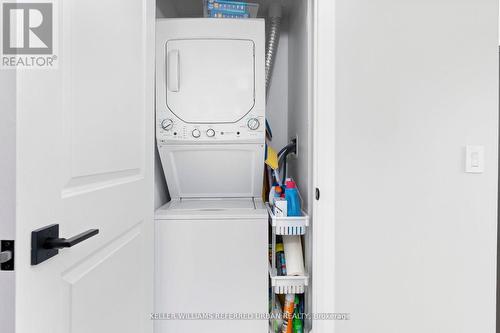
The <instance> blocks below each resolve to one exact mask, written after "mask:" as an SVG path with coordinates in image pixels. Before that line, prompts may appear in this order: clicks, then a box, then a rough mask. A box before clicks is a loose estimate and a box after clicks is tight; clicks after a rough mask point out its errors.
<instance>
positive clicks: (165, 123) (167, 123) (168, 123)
mask: <svg viewBox="0 0 500 333" xmlns="http://www.w3.org/2000/svg"><path fill="white" fill-rule="evenodd" d="M173 127H174V121H173V120H172V119H163V120H162V122H161V128H163V129H164V130H165V131H170V130H171V129H172V128H173Z"/></svg>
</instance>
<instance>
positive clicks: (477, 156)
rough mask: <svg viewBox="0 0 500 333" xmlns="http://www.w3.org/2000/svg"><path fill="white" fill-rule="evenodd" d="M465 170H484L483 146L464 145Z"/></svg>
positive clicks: (472, 171) (480, 171)
mask: <svg viewBox="0 0 500 333" xmlns="http://www.w3.org/2000/svg"><path fill="white" fill-rule="evenodd" d="M465 172H467V173H483V172H484V146H465Z"/></svg>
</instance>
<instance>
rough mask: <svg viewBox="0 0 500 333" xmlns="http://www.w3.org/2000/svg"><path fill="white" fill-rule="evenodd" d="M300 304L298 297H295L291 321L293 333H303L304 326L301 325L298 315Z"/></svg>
mask: <svg viewBox="0 0 500 333" xmlns="http://www.w3.org/2000/svg"><path fill="white" fill-rule="evenodd" d="M300 303H301V302H300V297H299V295H295V304H294V312H293V321H292V332H293V333H304V325H303V323H302V318H301V315H300Z"/></svg>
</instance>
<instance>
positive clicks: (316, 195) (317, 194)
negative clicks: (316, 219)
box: [315, 187, 320, 200]
mask: <svg viewBox="0 0 500 333" xmlns="http://www.w3.org/2000/svg"><path fill="white" fill-rule="evenodd" d="M315 192H316V194H315V197H316V200H319V197H320V191H319V188H317V187H316V191H315Z"/></svg>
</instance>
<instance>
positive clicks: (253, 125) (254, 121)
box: [247, 118, 260, 131]
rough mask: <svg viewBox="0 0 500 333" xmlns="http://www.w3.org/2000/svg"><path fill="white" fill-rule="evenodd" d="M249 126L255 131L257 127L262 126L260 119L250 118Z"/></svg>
mask: <svg viewBox="0 0 500 333" xmlns="http://www.w3.org/2000/svg"><path fill="white" fill-rule="evenodd" d="M247 126H248V128H250V129H251V130H252V131H255V130H256V129H258V128H259V126H260V121H259V119H257V118H250V119H249V120H248V122H247Z"/></svg>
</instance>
